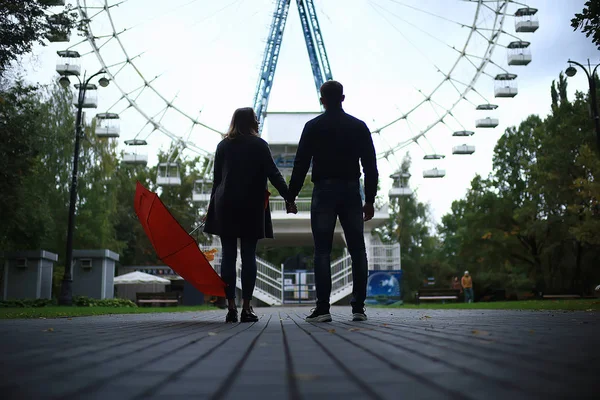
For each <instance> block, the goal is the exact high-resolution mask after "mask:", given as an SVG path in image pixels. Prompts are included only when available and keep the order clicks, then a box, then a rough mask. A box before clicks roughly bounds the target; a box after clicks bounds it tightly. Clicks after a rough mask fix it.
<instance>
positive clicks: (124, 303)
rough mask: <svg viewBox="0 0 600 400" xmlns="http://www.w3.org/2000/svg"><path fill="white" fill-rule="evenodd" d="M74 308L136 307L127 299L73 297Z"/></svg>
mask: <svg viewBox="0 0 600 400" xmlns="http://www.w3.org/2000/svg"><path fill="white" fill-rule="evenodd" d="M73 305H74V306H75V307H137V305H136V304H135V303H134V302H133V301H131V300H129V299H93V298H90V297H86V296H73Z"/></svg>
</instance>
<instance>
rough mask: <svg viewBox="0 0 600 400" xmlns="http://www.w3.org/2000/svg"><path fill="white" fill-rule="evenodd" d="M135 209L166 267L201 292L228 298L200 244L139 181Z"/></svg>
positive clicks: (219, 278)
mask: <svg viewBox="0 0 600 400" xmlns="http://www.w3.org/2000/svg"><path fill="white" fill-rule="evenodd" d="M134 207H135V213H136V214H137V216H138V219H139V220H140V223H141V224H142V227H143V228H144V232H146V236H148V239H150V243H152V247H154V251H156V255H157V256H158V257H159V258H160V259H161V260H162V261H163V262H164V263H165V264H167V265H168V266H169V267H171V268H172V269H173V271H175V272H177V273H178V274H179V275H180V276H181V277H182V278H183V279H185V280H186V281H188V282H189V283H191V284H192V285H193V286H194V287H195V288H196V289H198V290H199V291H200V292H202V293H204V294H208V295H212V296H225V286H226V284H225V282H223V280H222V279H221V277H220V276H219V275H218V274H217V273H216V272H215V270H214V269H213V268H212V266H211V265H210V263H209V262H208V260H207V259H206V257H205V256H204V254H203V253H202V252H201V251H200V248H199V247H198V243H196V241H195V240H194V238H192V237H191V236H190V235H189V234H188V233H187V232H186V231H185V229H183V227H182V226H181V225H180V224H179V222H177V220H176V219H175V218H174V217H173V215H171V213H170V212H169V210H167V207H165V205H164V204H163V202H162V201H161V200H160V198H159V197H158V195H157V194H156V193H153V192H151V191H149V190H148V189H146V188H145V187H144V186H142V184H140V183H139V182H138V183H137V187H136V190H135V200H134Z"/></svg>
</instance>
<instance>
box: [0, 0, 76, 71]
mask: <svg viewBox="0 0 600 400" xmlns="http://www.w3.org/2000/svg"><path fill="white" fill-rule="evenodd" d="M51 3H52V2H51V1H49V0H19V1H13V0H0V75H2V74H3V73H4V71H5V69H6V68H7V67H8V65H9V64H10V63H11V62H12V61H15V60H17V59H18V58H19V57H20V56H22V55H23V54H26V53H29V52H30V51H31V49H32V47H33V45H34V44H35V43H39V44H41V45H43V46H45V45H46V41H45V40H44V39H45V38H46V36H47V35H49V34H56V33H59V32H61V33H65V32H70V31H71V29H73V28H74V27H75V24H76V19H77V18H76V17H77V15H76V13H75V12H73V8H72V7H71V6H66V7H63V8H61V9H62V11H60V12H58V13H57V12H56V8H57V7H52V5H51Z"/></svg>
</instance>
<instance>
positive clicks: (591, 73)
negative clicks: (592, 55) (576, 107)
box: [565, 59, 600, 152]
mask: <svg viewBox="0 0 600 400" xmlns="http://www.w3.org/2000/svg"><path fill="white" fill-rule="evenodd" d="M569 64H570V65H569V67H568V68H567V69H566V70H565V74H567V76H568V77H573V76H575V74H577V68H575V67H574V66H573V65H577V66H578V67H580V68H581V69H582V70H583V72H585V74H586V75H587V78H588V85H589V87H590V102H591V104H590V107H591V111H592V119H593V120H594V126H595V127H596V142H597V145H598V152H600V116H599V115H598V101H597V99H596V69H597V68H598V65H600V64H597V65H596V66H595V67H594V69H593V70H592V67H591V65H590V60H589V59H588V66H587V68H586V67H585V66H583V65H582V64H580V63H578V62H577V61H571V60H569Z"/></svg>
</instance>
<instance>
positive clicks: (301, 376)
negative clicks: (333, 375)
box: [293, 374, 319, 381]
mask: <svg viewBox="0 0 600 400" xmlns="http://www.w3.org/2000/svg"><path fill="white" fill-rule="evenodd" d="M293 377H294V378H295V379H297V380H299V381H314V380H315V379H318V378H319V375H312V374H294V375H293Z"/></svg>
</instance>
